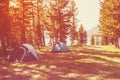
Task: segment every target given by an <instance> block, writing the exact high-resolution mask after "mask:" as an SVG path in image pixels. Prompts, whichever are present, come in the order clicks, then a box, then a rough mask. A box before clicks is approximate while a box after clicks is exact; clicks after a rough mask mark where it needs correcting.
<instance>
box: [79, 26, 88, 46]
mask: <svg viewBox="0 0 120 80" xmlns="http://www.w3.org/2000/svg"><path fill="white" fill-rule="evenodd" d="M78 41H79V45H80V46H82V45H83V44H86V41H87V32H86V30H84V28H83V25H81V26H80V28H79V32H78Z"/></svg>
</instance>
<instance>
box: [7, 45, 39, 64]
mask: <svg viewBox="0 0 120 80" xmlns="http://www.w3.org/2000/svg"><path fill="white" fill-rule="evenodd" d="M7 59H8V60H9V61H16V60H17V61H18V62H26V61H33V60H39V59H40V56H39V55H38V54H37V52H36V51H35V48H34V47H33V46H32V45H30V44H21V45H20V46H17V47H16V48H15V50H14V51H13V52H12V53H10V54H9V55H8V57H7Z"/></svg>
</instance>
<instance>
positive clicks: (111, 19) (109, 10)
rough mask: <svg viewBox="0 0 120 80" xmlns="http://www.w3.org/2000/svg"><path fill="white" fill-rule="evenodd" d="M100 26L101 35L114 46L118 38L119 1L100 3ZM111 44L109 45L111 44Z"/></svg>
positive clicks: (119, 31)
mask: <svg viewBox="0 0 120 80" xmlns="http://www.w3.org/2000/svg"><path fill="white" fill-rule="evenodd" d="M100 14H101V16H100V25H101V31H102V35H103V37H105V38H108V39H106V40H109V41H107V42H111V41H112V42H113V43H114V44H115V45H116V46H117V44H118V38H119V37H120V18H119V17H120V1H119V0H104V2H101V10H100ZM112 42H111V43H112Z"/></svg>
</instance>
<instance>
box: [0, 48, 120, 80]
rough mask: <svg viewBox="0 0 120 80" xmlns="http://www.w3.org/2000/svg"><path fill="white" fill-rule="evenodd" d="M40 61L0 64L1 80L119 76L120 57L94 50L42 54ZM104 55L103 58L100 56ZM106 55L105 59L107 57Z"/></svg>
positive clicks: (88, 79) (81, 79) (103, 79)
mask: <svg viewBox="0 0 120 80" xmlns="http://www.w3.org/2000/svg"><path fill="white" fill-rule="evenodd" d="M41 55H42V59H41V60H39V61H33V62H26V63H11V64H10V65H1V68H0V80H93V79H94V80H107V79H114V80H115V79H120V74H119V73H120V71H119V70H120V67H119V66H120V64H119V63H118V62H114V61H113V60H110V59H108V58H112V57H117V58H119V56H118V55H117V56H116V55H115V54H110V53H107V52H103V51H97V50H94V49H87V48H82V49H81V48H80V49H79V50H78V49H77V50H76V48H75V49H73V50H72V52H67V53H50V52H46V54H41ZM101 56H104V57H105V58H104V57H101ZM106 57H107V58H106Z"/></svg>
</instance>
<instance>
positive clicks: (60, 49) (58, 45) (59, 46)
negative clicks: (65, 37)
mask: <svg viewBox="0 0 120 80" xmlns="http://www.w3.org/2000/svg"><path fill="white" fill-rule="evenodd" d="M67 51H69V48H68V47H67V46H66V44H65V43H63V42H57V43H56V44H55V45H54V46H53V49H52V52H67Z"/></svg>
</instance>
